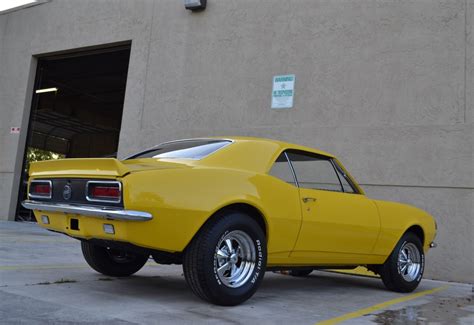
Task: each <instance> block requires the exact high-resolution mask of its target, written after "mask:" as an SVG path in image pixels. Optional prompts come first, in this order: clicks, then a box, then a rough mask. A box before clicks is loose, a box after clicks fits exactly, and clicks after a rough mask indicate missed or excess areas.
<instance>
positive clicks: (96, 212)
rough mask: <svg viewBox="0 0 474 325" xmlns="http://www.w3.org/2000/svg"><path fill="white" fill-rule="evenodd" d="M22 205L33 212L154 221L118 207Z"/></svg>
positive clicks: (25, 203) (149, 214)
mask: <svg viewBox="0 0 474 325" xmlns="http://www.w3.org/2000/svg"><path fill="white" fill-rule="evenodd" d="M21 204H22V205H23V206H24V207H25V208H27V209H31V210H38V211H47V212H63V213H71V214H78V215H83V216H89V217H96V218H102V219H108V220H125V221H149V220H152V219H153V215H152V214H151V213H148V212H144V211H135V210H125V209H122V208H116V207H103V206H93V205H77V204H65V203H52V202H40V201H32V200H25V201H23V202H22V203H21Z"/></svg>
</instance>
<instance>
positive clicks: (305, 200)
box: [303, 197, 316, 203]
mask: <svg viewBox="0 0 474 325" xmlns="http://www.w3.org/2000/svg"><path fill="white" fill-rule="evenodd" d="M303 202H304V203H308V202H316V198H314V197H304V198H303Z"/></svg>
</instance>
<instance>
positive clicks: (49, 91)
mask: <svg viewBox="0 0 474 325" xmlns="http://www.w3.org/2000/svg"><path fill="white" fill-rule="evenodd" d="M56 91H58V88H56V87H53V88H43V89H37V90H36V91H35V93H37V94H42V93H51V92H56Z"/></svg>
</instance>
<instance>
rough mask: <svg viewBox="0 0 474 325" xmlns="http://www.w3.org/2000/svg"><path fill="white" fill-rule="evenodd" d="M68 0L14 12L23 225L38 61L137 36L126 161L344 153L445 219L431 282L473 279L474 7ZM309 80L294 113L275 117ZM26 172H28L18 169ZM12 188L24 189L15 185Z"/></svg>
mask: <svg viewBox="0 0 474 325" xmlns="http://www.w3.org/2000/svg"><path fill="white" fill-rule="evenodd" d="M208 2H209V5H208V9H207V10H206V11H205V12H202V13H198V14H192V13H190V12H189V11H186V10H184V8H183V4H182V1H177V0H160V1H155V2H152V1H133V2H131V1H105V0H103V1H72V0H69V1H60V0H53V1H51V2H50V3H47V4H43V5H39V6H36V7H32V8H29V9H24V10H20V11H17V12H14V13H10V14H7V15H1V16H0V37H2V41H1V43H0V85H1V87H0V145H1V152H2V154H1V155H0V193H2V195H1V196H0V216H3V217H6V216H10V217H12V216H13V213H14V210H13V206H14V203H11V202H12V201H14V199H15V195H16V191H17V190H16V188H15V186H16V185H15V184H16V183H17V182H18V180H17V179H15V176H14V175H16V177H18V175H19V174H18V172H19V168H20V166H19V164H20V163H21V161H20V158H21V153H22V151H21V150H22V146H23V145H24V134H20V135H19V136H18V135H10V134H9V128H10V126H18V125H21V126H22V127H23V130H26V121H27V118H28V113H29V112H28V110H29V104H30V103H29V101H30V99H29V98H28V94H29V93H31V89H29V90H28V89H27V87H28V85H29V86H30V87H31V84H32V80H33V78H34V66H35V60H32V56H33V55H38V54H44V53H49V52H55V51H62V50H68V49H74V48H79V47H85V46H95V45H100V44H104V43H113V42H120V41H126V40H132V52H131V58H130V67H129V74H128V81H127V89H126V97H125V107H124V115H123V124H122V131H121V136H120V144H119V154H120V155H122V156H123V155H125V154H128V153H131V152H133V151H135V150H137V149H140V148H143V147H147V146H150V145H153V144H156V143H158V142H161V141H165V140H170V139H175V138H183V137H192V136H206V135H222V134H228V135H253V136H264V137H270V138H277V139H282V140H287V141H291V142H296V143H301V144H305V145H309V146H312V147H317V148H320V149H323V150H326V151H329V152H332V153H334V154H336V155H338V156H339V157H340V158H341V160H342V161H343V162H344V163H345V165H346V166H347V167H348V169H349V170H350V171H351V172H352V174H353V175H354V176H355V177H356V179H358V180H359V182H360V183H361V184H363V187H364V188H365V189H366V191H367V192H368V194H369V195H370V196H372V197H374V198H381V199H391V200H395V201H401V202H406V203H411V204H414V205H416V206H418V207H421V208H424V209H426V210H427V211H429V212H430V213H432V214H433V215H434V216H435V217H436V218H437V219H438V223H439V227H440V230H439V236H438V239H437V241H438V242H439V244H440V245H439V247H438V248H437V249H435V250H433V251H432V252H431V253H430V255H429V256H428V265H427V270H426V274H427V277H431V278H438V279H445V280H455V281H466V282H474V277H473V274H474V269H473V265H474V258H473V239H474V236H473V229H474V228H473V217H474V214H473V206H472V204H473V203H472V202H473V201H474V190H473V188H474V182H473V147H472V146H473V143H474V135H473V113H472V111H473V94H474V86H473V75H474V68H473V65H474V62H473V52H474V51H473V29H474V28H473V24H472V16H473V12H474V0H457V1H456V0H447V1H435V0H411V1H398V0H397V1H395V0H394V1H377V0H373V1H369V0H358V1H342V0H341V1H337V0H336V1H329V0H328V1H316V0H293V1H288V0H285V1H283V0H258V1H255V0H239V1H235V0H232V1H231V0H209V1H208ZM286 73H294V74H295V75H296V90H295V104H294V108H293V109H290V110H283V111H274V110H271V109H270V99H271V98H270V95H271V86H272V85H271V81H272V77H273V75H276V74H286ZM15 172H16V173H15ZM12 189H13V190H12Z"/></svg>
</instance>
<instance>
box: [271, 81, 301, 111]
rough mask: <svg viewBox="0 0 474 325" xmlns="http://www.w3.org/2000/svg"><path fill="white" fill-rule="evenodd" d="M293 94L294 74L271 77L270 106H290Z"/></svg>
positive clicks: (277, 107)
mask: <svg viewBox="0 0 474 325" xmlns="http://www.w3.org/2000/svg"><path fill="white" fill-rule="evenodd" d="M294 94H295V75H294V74H288V75H284V76H274V77H273V91H272V108H276V109H280V108H292V107H293V97H294Z"/></svg>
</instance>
